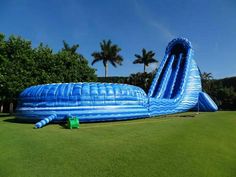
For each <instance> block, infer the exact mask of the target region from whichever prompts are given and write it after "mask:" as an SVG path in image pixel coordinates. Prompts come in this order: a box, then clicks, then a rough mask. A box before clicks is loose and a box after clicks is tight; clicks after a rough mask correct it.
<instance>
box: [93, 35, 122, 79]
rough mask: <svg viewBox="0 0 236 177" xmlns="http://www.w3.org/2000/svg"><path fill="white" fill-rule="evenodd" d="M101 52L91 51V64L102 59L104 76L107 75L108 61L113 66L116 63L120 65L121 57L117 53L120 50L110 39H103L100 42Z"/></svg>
mask: <svg viewBox="0 0 236 177" xmlns="http://www.w3.org/2000/svg"><path fill="white" fill-rule="evenodd" d="M100 47H101V52H93V53H92V56H93V57H94V60H93V62H92V65H93V64H94V63H96V62H98V61H102V62H103V65H104V67H105V78H106V77H107V75H108V62H110V63H111V64H112V65H113V66H114V67H117V64H118V65H122V61H123V58H122V56H121V55H119V54H118V53H119V52H120V51H121V48H119V47H118V46H117V45H116V44H114V45H113V44H112V42H111V40H108V41H105V40H103V41H102V42H101V43H100Z"/></svg>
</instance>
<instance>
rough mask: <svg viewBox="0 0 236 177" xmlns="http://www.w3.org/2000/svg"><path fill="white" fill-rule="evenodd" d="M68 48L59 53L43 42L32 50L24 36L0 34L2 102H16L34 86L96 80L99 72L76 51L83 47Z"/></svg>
mask: <svg viewBox="0 0 236 177" xmlns="http://www.w3.org/2000/svg"><path fill="white" fill-rule="evenodd" d="M63 44H64V47H63V48H62V49H61V50H60V51H59V52H57V53H53V51H52V49H51V48H49V47H48V46H44V45H43V44H42V43H41V44H40V45H39V46H38V47H37V48H32V45H31V42H30V41H27V40H25V39H23V38H21V37H16V36H10V37H9V38H8V39H6V38H5V36H4V35H3V34H0V101H1V104H3V103H7V104H8V103H10V102H15V101H16V99H17V97H18V94H19V93H20V92H21V91H22V90H23V89H25V88H27V87H29V86H31V85H37V84H45V83H59V82H62V83H63V82H82V81H84V82H86V81H88V82H89V81H96V75H95V69H92V68H90V67H89V65H88V61H87V60H86V59H85V58H84V57H83V56H82V55H81V54H78V53H77V52H76V50H77V49H78V47H79V45H78V44H76V45H72V46H71V47H70V46H69V44H67V43H66V42H65V41H63Z"/></svg>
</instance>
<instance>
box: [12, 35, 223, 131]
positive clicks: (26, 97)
mask: <svg viewBox="0 0 236 177" xmlns="http://www.w3.org/2000/svg"><path fill="white" fill-rule="evenodd" d="M193 54H194V52H193V49H192V46H191V43H190V42H189V41H188V40H187V39H184V38H177V39H174V40H172V41H171V42H170V43H169V44H168V46H167V48H166V51H165V55H164V59H163V60H162V62H161V64H160V67H159V68H158V70H157V73H156V75H155V77H154V79H153V82H152V84H151V87H150V89H149V92H148V94H146V93H145V92H144V91H143V89H141V88H139V87H136V86H133V85H127V84H114V83H86V82H81V83H57V84H45V85H37V86H32V87H29V88H27V89H25V90H24V91H23V92H22V93H21V94H20V96H19V101H18V102H19V104H18V107H17V118H18V119H21V120H24V121H31V122H32V121H35V122H37V121H39V123H37V124H36V125H37V126H36V127H37V128H40V127H42V126H43V125H46V124H47V123H49V122H50V121H52V122H66V116H67V115H68V114H70V115H76V116H78V117H79V118H80V122H96V121H113V120H127V119H138V118H144V117H152V116H158V115H164V114H173V113H178V112H185V111H188V110H193V109H196V108H198V110H200V111H216V110H217V109H218V108H217V106H216V104H215V103H214V101H213V100H212V99H211V98H210V97H209V95H207V94H206V93H204V92H202V85H201V79H200V74H199V70H198V67H197V64H196V62H195V60H194V58H193ZM52 115H54V116H52ZM51 116H52V117H53V118H52V117H51ZM45 117H46V118H47V119H45ZM49 117H50V119H49ZM40 122H41V123H40Z"/></svg>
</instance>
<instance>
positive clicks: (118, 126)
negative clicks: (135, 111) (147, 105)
mask: <svg viewBox="0 0 236 177" xmlns="http://www.w3.org/2000/svg"><path fill="white" fill-rule="evenodd" d="M193 114H194V113H185V114H178V115H172V116H167V117H159V118H151V119H140V120H133V121H121V122H108V123H92V124H82V125H81V127H80V129H73V130H69V129H65V128H64V127H63V126H60V125H58V124H53V125H48V126H46V127H44V128H42V129H33V124H22V123H15V122H14V119H13V117H7V116H5V117H4V116H3V115H2V117H0V176H1V177H10V176H12V177H35V176H39V177H54V176H55V177H62V176H65V177H70V176H76V177H90V176H92V177H117V176H119V177H138V176H140V177H149V176H160V177H235V176H236V112H216V113H201V114H199V115H196V116H194V117H192V116H191V115H193Z"/></svg>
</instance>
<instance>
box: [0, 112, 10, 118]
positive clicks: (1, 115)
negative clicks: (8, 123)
mask: <svg viewBox="0 0 236 177" xmlns="http://www.w3.org/2000/svg"><path fill="white" fill-rule="evenodd" d="M10 116H12V115H10V114H7V113H6V114H0V118H1V117H10Z"/></svg>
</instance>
